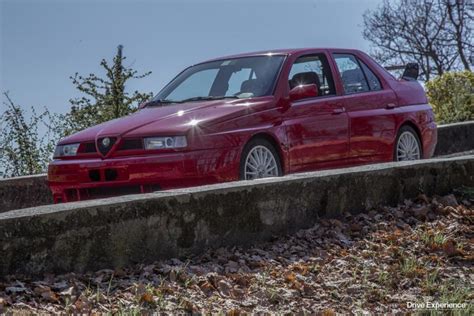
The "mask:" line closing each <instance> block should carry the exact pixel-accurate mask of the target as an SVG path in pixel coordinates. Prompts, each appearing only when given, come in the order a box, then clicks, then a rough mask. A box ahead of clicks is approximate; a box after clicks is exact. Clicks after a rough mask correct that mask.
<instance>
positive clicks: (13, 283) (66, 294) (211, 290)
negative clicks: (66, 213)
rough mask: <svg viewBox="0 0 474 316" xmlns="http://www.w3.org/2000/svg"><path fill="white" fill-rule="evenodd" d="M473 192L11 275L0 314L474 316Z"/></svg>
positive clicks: (1, 288)
mask: <svg viewBox="0 0 474 316" xmlns="http://www.w3.org/2000/svg"><path fill="white" fill-rule="evenodd" d="M472 193H473V189H472V188H464V189H462V190H460V191H457V193H456V195H448V196H443V197H439V196H435V197H426V196H425V195H419V196H418V198H417V199H415V200H406V201H405V203H403V204H402V205H398V206H397V207H379V208H376V209H372V210H369V211H368V212H366V213H363V214H358V215H351V214H349V213H346V214H345V215H344V216H343V217H341V218H339V219H321V220H320V222H319V223H318V224H317V225H315V226H314V227H312V228H311V229H307V230H301V231H299V232H297V233H296V234H294V235H291V236H286V237H283V238H275V239H274V240H273V241H271V242H268V243H264V244H259V245H256V246H255V247H253V248H250V249H241V248H239V247H233V248H221V249H217V250H210V251H208V252H205V253H203V254H201V255H199V256H196V257H194V258H189V259H188V260H178V259H172V260H168V261H160V262H156V263H154V264H151V265H136V266H133V267H129V268H125V269H117V270H101V271H97V272H94V273H88V274H83V275H79V274H74V273H70V274H66V275H45V277H44V279H43V280H39V281H38V280H29V279H24V278H16V277H14V276H12V277H9V278H8V279H7V280H5V281H0V314H1V313H2V312H3V313H7V314H10V313H12V314H26V313H31V312H34V313H65V312H66V313H110V314H123V313H126V314H141V313H153V312H160V313H165V314H176V313H189V312H193V313H210V312H212V313H218V312H222V313H226V314H232V315H238V314H249V313H272V314H273V313H279V314H281V313H283V314H284V313H320V314H324V315H333V314H335V313H344V314H345V313H361V312H369V313H387V312H389V313H397V312H420V311H422V310H423V309H424V308H427V307H428V309H431V311H436V310H437V311H439V312H443V313H445V312H447V311H449V313H453V314H466V315H468V314H471V315H472V314H473V313H474V287H473V284H474V269H473V263H474V229H473V228H474V225H473V224H474V196H473V194H472ZM427 302H429V303H427ZM445 303H450V304H451V305H446V304H445ZM415 304H418V305H416V306H415ZM430 304H431V305H430ZM436 304H437V305H436ZM435 306H436V308H435Z"/></svg>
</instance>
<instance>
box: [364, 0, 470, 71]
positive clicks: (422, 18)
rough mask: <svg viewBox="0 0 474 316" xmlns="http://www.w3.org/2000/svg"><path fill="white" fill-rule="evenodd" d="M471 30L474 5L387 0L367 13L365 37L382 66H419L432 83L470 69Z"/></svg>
mask: <svg viewBox="0 0 474 316" xmlns="http://www.w3.org/2000/svg"><path fill="white" fill-rule="evenodd" d="M471 26H472V3H467V1H463V0H399V1H396V2H394V1H388V0H384V1H383V3H382V4H381V5H380V6H379V7H378V8H377V9H376V10H374V11H366V12H365V13H364V31H363V36H364V38H365V39H367V40H369V41H370V42H371V43H372V45H373V52H372V53H373V55H374V57H375V58H376V59H378V60H379V61H380V62H382V63H383V64H385V65H396V64H405V63H407V62H417V63H418V64H419V65H420V70H421V76H423V77H424V79H426V80H429V79H430V78H431V77H432V76H433V75H441V74H443V72H445V71H449V70H452V69H458V68H464V69H469V63H468V62H467V57H466V56H467V51H468V50H469V49H470V47H472V38H471V37H470V34H471ZM461 64H462V65H463V67H460V65H461Z"/></svg>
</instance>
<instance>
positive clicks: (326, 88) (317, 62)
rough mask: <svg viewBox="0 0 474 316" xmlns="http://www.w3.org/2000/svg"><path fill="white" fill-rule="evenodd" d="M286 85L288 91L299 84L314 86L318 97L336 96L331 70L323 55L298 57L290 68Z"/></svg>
mask: <svg viewBox="0 0 474 316" xmlns="http://www.w3.org/2000/svg"><path fill="white" fill-rule="evenodd" d="M288 84H289V86H290V89H292V88H294V87H296V86H298V85H301V84H315V85H316V86H317V87H318V91H319V95H320V96H326V95H333V94H336V89H335V87H334V81H333V79H332V75H331V69H330V68H329V64H328V61H327V58H326V56H325V55H324V54H315V55H307V56H302V57H299V58H298V59H297V60H296V61H295V62H294V64H293V66H292V67H291V70H290V75H289V78H288Z"/></svg>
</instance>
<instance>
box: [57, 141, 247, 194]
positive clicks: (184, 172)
mask: <svg viewBox="0 0 474 316" xmlns="http://www.w3.org/2000/svg"><path fill="white" fill-rule="evenodd" d="M238 155H239V150H238V148H230V149H220V150H199V151H191V152H182V153H166V154H160V155H151V156H134V157H120V158H108V159H101V158H93V159H77V160H55V161H53V162H51V163H50V165H49V167H48V184H49V186H50V189H51V191H52V193H53V199H54V202H55V203H58V202H70V201H78V200H84V199H90V198H98V197H106V196H114V195H122V194H130V193H146V192H152V191H156V190H161V189H172V188H182V187H189V186H196V185H203V184H210V183H216V182H223V181H232V180H237V179H238V163H239V159H238V157H239V156H238Z"/></svg>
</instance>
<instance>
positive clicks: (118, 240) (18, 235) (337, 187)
mask: <svg viewBox="0 0 474 316" xmlns="http://www.w3.org/2000/svg"><path fill="white" fill-rule="evenodd" d="M462 185H468V186H472V185H474V156H468V157H458V158H448V159H432V160H423V161H416V162H405V163H397V164H395V163H387V164H379V165H370V166H363V167H356V168H348V169H339V170H331V171H321V172H312V173H302V174H296V175H291V176H286V177H283V178H272V179H261V180H257V181H241V182H234V183H225V184H220V185H210V186H203V187H196V188H190V189H181V190H174V191H164V192H156V193H149V194H143V195H130V196H123V197H116V198H109V199H102V200H93V201H84V202H75V203H67V204H58V205H49V206H41V207H36V208H28V209H21V210H14V211H9V212H5V213H2V214H0V232H1V233H0V249H1V250H2V255H1V256H0V278H1V277H2V276H5V275H8V274H27V275H32V276H35V275H40V274H42V273H45V272H53V273H61V272H68V271H77V272H84V271H87V270H96V269H101V268H115V267H120V266H124V265H128V264H132V263H136V262H144V263H147V262H152V261H154V260H157V259H162V258H169V257H186V256H189V255H191V254H195V253H199V252H201V251H202V250H203V249H205V248H208V247H219V246H223V245H242V246H246V245H250V244H252V243H255V242H257V241H264V240H268V239H269V238H270V237H271V236H272V235H282V234H288V233H292V232H295V231H296V230H298V229H301V228H307V227H311V226H312V225H313V224H314V223H315V222H316V221H317V220H318V218H320V217H321V216H329V217H334V216H338V215H339V214H340V213H341V212H342V211H351V212H360V211H363V210H365V209H367V208H371V207H374V206H376V205H378V204H388V205H391V204H396V203H399V202H401V201H403V200H404V199H406V198H411V197H414V196H416V195H417V194H418V193H419V192H425V193H427V194H446V193H448V192H450V191H451V190H452V189H453V188H457V187H460V186H462Z"/></svg>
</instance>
